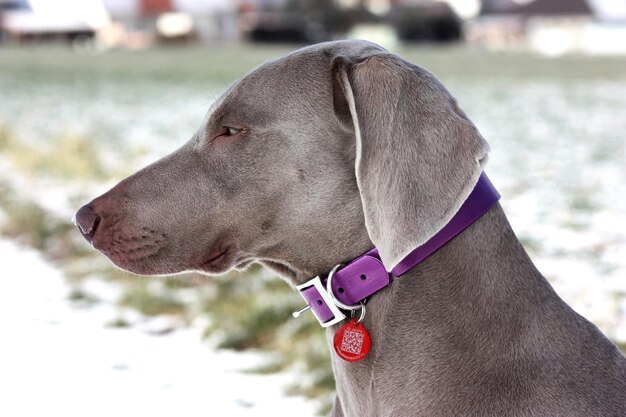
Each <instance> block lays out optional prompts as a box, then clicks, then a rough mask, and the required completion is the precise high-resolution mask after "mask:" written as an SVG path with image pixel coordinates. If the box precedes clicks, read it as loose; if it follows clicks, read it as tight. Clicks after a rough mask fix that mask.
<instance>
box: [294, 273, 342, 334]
mask: <svg viewBox="0 0 626 417" xmlns="http://www.w3.org/2000/svg"><path fill="white" fill-rule="evenodd" d="M310 287H315V289H317V292H318V293H319V294H320V296H321V297H322V299H323V300H324V302H325V303H326V305H327V306H328V308H329V309H330V311H331V313H333V316H334V317H333V318H332V319H331V320H329V321H325V322H322V321H321V320H320V319H319V317H317V316H315V318H316V319H317V321H319V323H320V326H322V327H329V326H332V325H333V324H336V323H339V322H340V321H343V320H344V319H345V318H346V315H345V314H343V313H342V312H341V310H339V307H337V305H336V304H335V302H334V301H333V297H331V296H330V294H328V292H327V291H326V289H325V288H324V285H322V280H321V279H320V277H319V276H317V277H315V278H313V279H311V280H309V281H307V282H305V283H304V284H301V285H298V286H297V287H296V288H297V289H298V291H299V292H300V295H302V291H304V290H306V289H307V288H310ZM302 298H304V296H302ZM305 301H306V299H305ZM307 303H308V302H307ZM310 309H311V305H310V304H307V306H306V307H304V308H303V309H302V310H300V311H296V312H294V313H293V316H294V317H298V316H300V314H302V313H304V312H305V311H307V310H310ZM314 315H315V314H314Z"/></svg>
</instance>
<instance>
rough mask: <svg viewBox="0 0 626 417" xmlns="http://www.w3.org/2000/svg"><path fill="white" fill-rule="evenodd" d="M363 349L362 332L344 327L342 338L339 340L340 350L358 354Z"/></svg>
mask: <svg viewBox="0 0 626 417" xmlns="http://www.w3.org/2000/svg"><path fill="white" fill-rule="evenodd" d="M361 349H363V333H362V332H359V331H356V330H352V329H346V331H345V332H344V333H343V339H342V340H341V350H342V351H343V352H346V353H354V354H355V355H359V354H360V353H361Z"/></svg>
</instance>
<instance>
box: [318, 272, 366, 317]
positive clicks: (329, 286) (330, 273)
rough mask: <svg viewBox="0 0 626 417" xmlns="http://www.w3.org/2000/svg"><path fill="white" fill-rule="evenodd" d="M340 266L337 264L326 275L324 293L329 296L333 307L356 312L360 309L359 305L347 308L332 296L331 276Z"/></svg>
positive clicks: (347, 306)
mask: <svg viewBox="0 0 626 417" xmlns="http://www.w3.org/2000/svg"><path fill="white" fill-rule="evenodd" d="M340 266H341V264H337V265H335V266H334V267H333V269H331V270H330V272H329V273H328V278H327V280H326V292H327V293H328V295H329V296H330V299H331V300H333V303H335V305H336V306H337V307H339V308H342V309H344V310H349V311H352V310H356V309H358V308H361V304H357V305H354V306H349V305H347V304H344V303H342V302H341V301H339V300H337V298H335V294H333V287H332V285H331V284H332V281H333V275H335V272H337V269H339V267H340Z"/></svg>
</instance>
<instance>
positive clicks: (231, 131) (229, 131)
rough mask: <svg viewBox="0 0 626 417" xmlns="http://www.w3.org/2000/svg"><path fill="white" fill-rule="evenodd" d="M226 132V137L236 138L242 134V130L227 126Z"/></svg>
mask: <svg viewBox="0 0 626 417" xmlns="http://www.w3.org/2000/svg"><path fill="white" fill-rule="evenodd" d="M224 130H225V132H224V136H234V135H236V134H237V133H239V132H241V129H238V128H236V127H228V126H225V127H224Z"/></svg>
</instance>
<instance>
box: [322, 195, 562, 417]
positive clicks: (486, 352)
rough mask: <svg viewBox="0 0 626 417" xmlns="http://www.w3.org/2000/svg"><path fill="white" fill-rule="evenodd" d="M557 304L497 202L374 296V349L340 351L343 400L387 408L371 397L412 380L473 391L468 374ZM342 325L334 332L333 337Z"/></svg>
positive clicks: (337, 367) (370, 311) (368, 323)
mask: <svg viewBox="0 0 626 417" xmlns="http://www.w3.org/2000/svg"><path fill="white" fill-rule="evenodd" d="M555 303H556V304H558V303H561V304H563V303H562V302H560V300H559V299H558V296H556V294H555V293H554V292H553V290H552V288H551V287H550V285H549V284H548V282H547V281H546V280H545V279H544V278H543V276H541V274H540V273H539V272H538V271H537V269H536V268H535V267H534V265H533V264H532V262H531V260H530V258H529V257H528V255H527V254H526V252H525V250H524V248H523V247H522V245H521V244H520V242H519V241H518V239H517V238H516V236H515V234H514V233H513V231H512V229H511V227H510V225H509V223H508V221H507V219H506V216H505V214H504V212H503V210H502V208H501V207H500V205H499V204H496V205H495V206H493V207H492V208H491V209H490V210H489V211H488V212H487V213H486V214H485V215H483V216H482V217H481V218H480V219H478V220H477V221H476V222H475V223H474V224H472V225H471V226H470V227H468V228H467V229H466V230H465V231H463V232H462V233H460V234H459V235H457V236H456V237H455V238H454V239H453V240H451V241H450V242H448V244H446V245H445V246H444V247H442V248H441V249H440V250H438V251H437V252H435V253H434V254H433V255H431V256H430V257H428V258H427V259H426V260H424V261H423V262H422V263H420V264H419V265H417V266H416V267H415V268H413V269H411V270H410V271H409V272H408V273H406V274H405V275H403V276H402V277H400V278H398V279H396V280H395V281H394V282H393V283H392V284H391V285H389V286H388V287H387V288H385V289H384V290H382V291H380V292H379V293H377V294H376V295H375V296H374V297H372V298H371V299H370V300H369V302H368V308H367V315H366V317H365V320H364V325H365V327H366V328H367V329H368V331H369V332H370V335H371V337H372V341H373V342H372V350H371V352H370V354H369V356H368V357H367V358H365V359H364V360H363V361H361V362H358V363H347V362H344V361H342V360H341V359H339V358H338V357H335V355H334V353H331V355H332V356H333V369H334V371H335V374H336V380H337V389H338V393H339V397H340V398H341V401H342V405H343V407H344V409H346V408H350V412H348V413H347V414H348V415H382V414H384V413H382V414H377V413H372V412H371V409H372V408H371V407H374V408H376V407H380V406H381V405H380V404H375V400H373V401H372V402H368V401H367V400H364V399H365V398H378V399H380V398H381V395H383V393H385V392H387V393H388V392H389V387H395V386H405V385H406V384H411V385H412V387H413V388H412V392H415V393H417V394H419V393H420V392H425V391H427V390H429V389H433V387H434V386H435V385H437V384H440V385H441V384H443V385H445V384H449V385H451V386H455V389H463V390H467V389H468V385H470V386H471V383H470V382H469V381H465V383H467V384H468V385H463V384H462V383H460V382H459V380H460V379H462V378H463V377H464V376H465V375H468V374H473V375H477V374H480V373H481V372H482V370H481V369H479V368H481V367H485V366H486V367H487V368H488V367H489V364H490V363H492V362H493V361H494V360H497V358H500V357H501V355H502V352H511V349H515V346H516V344H518V343H520V342H521V339H522V338H523V333H524V331H525V329H527V327H526V326H525V324H528V323H532V322H533V318H532V317H533V316H534V315H536V313H537V312H538V311H540V310H541V309H543V308H546V306H547V305H551V304H552V305H553V304H555ZM563 306H565V305H564V304H563ZM335 329H336V326H334V327H333V328H331V329H330V330H329V331H328V339H329V343H331V344H332V337H333V335H334V331H335ZM331 346H332V345H331ZM331 352H332V347H331ZM454 367H457V368H455V369H453V368H454ZM459 367H460V368H459ZM463 367H467V368H472V367H475V369H472V370H471V372H470V371H468V370H464V369H461V368H463ZM459 378H460V379H459ZM457 384H459V387H456V385H457ZM364 393H368V394H370V395H364ZM426 397H427V398H432V395H431V396H428V395H425V398H426ZM362 407H366V408H363V409H361V408H362ZM367 407H370V409H369V410H368V409H367ZM381 412H382V410H381ZM444 414H445V413H444ZM398 415H400V414H398Z"/></svg>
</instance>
